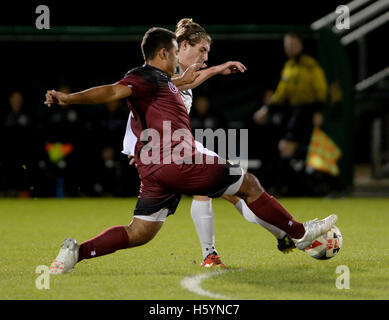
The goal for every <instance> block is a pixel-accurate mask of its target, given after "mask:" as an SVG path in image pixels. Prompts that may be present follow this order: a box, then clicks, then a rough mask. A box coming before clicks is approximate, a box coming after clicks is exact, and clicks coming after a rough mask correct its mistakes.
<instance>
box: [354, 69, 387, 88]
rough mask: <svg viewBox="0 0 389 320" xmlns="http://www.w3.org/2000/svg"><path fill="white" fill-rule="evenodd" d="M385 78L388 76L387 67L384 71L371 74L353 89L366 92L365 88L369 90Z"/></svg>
mask: <svg viewBox="0 0 389 320" xmlns="http://www.w3.org/2000/svg"><path fill="white" fill-rule="evenodd" d="M387 76H389V67H386V68H385V69H383V70H381V71H379V72H377V73H375V74H373V75H372V76H370V77H369V78H367V79H365V80H363V81H361V82H358V83H357V84H356V86H355V89H356V90H357V91H363V90H366V89H367V88H370V87H371V86H372V85H374V84H376V83H377V82H378V81H380V80H382V79H384V78H386V77H387Z"/></svg>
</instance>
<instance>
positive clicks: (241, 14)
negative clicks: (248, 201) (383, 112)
mask: <svg viewBox="0 0 389 320" xmlns="http://www.w3.org/2000/svg"><path fill="white" fill-rule="evenodd" d="M40 4H45V5H47V6H48V7H49V8H50V24H51V27H55V26H118V27H124V26H142V27H144V28H145V29H147V28H148V27H152V26H165V27H169V28H171V29H173V28H174V25H175V23H177V21H178V20H179V19H181V18H183V17H191V18H193V19H194V21H196V22H198V23H200V24H202V25H203V26H204V27H205V28H207V27H212V26H215V25H228V26H229V28H231V27H232V28H233V27H234V26H235V25H236V26H238V25H241V24H261V25H266V24H270V25H291V26H309V25H310V24H311V23H312V22H314V21H316V20H317V19H319V18H321V17H323V16H324V15H326V14H328V13H330V12H332V11H334V10H335V8H336V7H337V6H338V5H340V4H345V3H339V1H321V2H313V1H298V2H296V1H294V2H292V1H258V2H246V1H239V2H232V3H227V2H225V1H208V2H200V3H199V2H183V1H180V2H174V1H163V2H157V3H155V2H152V1H143V2H133V1H120V2H119V1H109V2H107V1H105V2H92V1H82V2H81V1H78V2H72V1H66V2H65V1H62V2H59V1H46V2H38V1H32V2H30V3H28V4H26V3H24V2H20V1H14V2H12V3H7V4H2V12H3V14H2V19H1V26H27V27H34V26H35V19H36V17H37V16H38V14H36V13H35V8H36V7H37V6H38V5H40ZM42 32H45V31H44V30H42ZM387 32H388V27H387V26H383V27H381V28H379V29H377V30H376V31H375V32H373V33H371V34H369V35H368V36H366V42H367V46H368V48H369V50H368V55H367V60H366V63H367V65H366V66H365V67H366V71H367V73H368V74H373V73H375V72H377V71H379V70H381V69H383V68H384V67H386V66H387V57H388V56H389V52H388V46H386V45H385V41H384V39H387V34H388V33H387ZM304 40H305V48H306V52H307V53H309V54H311V55H312V56H316V55H317V48H316V42H315V40H314V39H312V38H310V37H306V38H305V39H304ZM0 46H1V62H0V63H1V66H2V77H1V78H2V81H1V82H2V84H1V88H2V89H1V94H0V103H1V106H2V107H1V109H0V119H2V120H4V119H5V117H6V115H7V113H8V111H9V110H8V109H9V107H8V97H9V95H10V94H11V93H12V92H13V91H15V90H20V91H22V92H23V95H24V109H25V111H26V113H27V114H28V115H29V116H30V117H31V122H32V125H31V127H30V128H29V129H28V131H27V132H24V133H23V134H22V136H21V137H20V138H19V140H16V141H14V142H13V148H14V149H13V150H16V151H17V154H18V155H15V157H14V160H15V161H13V162H12V161H11V163H10V161H8V162H7V161H2V162H1V163H2V164H1V165H0V175H2V177H3V180H1V176H0V189H2V190H3V194H4V195H11V196H12V195H18V193H17V192H16V193H14V192H11V193H9V192H7V191H9V190H10V189H15V188H16V189H18V190H19V191H20V190H29V191H28V193H27V195H28V196H55V195H57V196H58V190H57V187H58V180H56V179H57V177H58V176H61V175H63V174H62V173H61V172H62V171H58V168H54V167H52V168H48V166H49V161H48V159H47V154H46V153H45V151H44V145H45V143H46V142H47V141H48V140H50V138H52V137H53V135H54V133H53V132H54V131H55V130H57V131H58V132H62V134H63V135H62V136H61V138H62V139H63V140H64V141H65V140H69V141H72V142H74V143H75V144H76V145H77V146H78V147H77V148H76V150H75V152H74V153H73V156H74V159H73V161H72V160H71V159H68V160H69V161H68V167H67V169H66V170H67V173H66V175H70V176H71V178H70V179H65V180H66V182H65V185H67V187H65V195H70V196H79V195H86V196H90V195H92V196H93V195H97V196H98V195H120V196H127V195H136V192H137V187H138V180H137V174H136V171H135V169H133V168H129V167H128V166H127V160H126V158H125V156H123V155H121V154H120V147H121V137H120V135H119V134H118V133H120V132H124V131H123V130H124V128H125V123H126V121H127V114H126V112H127V108H126V106H125V105H124V104H122V105H121V106H120V108H119V111H118V114H117V115H116V117H119V118H120V119H122V121H121V122H120V121H119V120H118V121H119V122H116V125H117V127H116V129H115V130H117V132H116V133H113V134H112V137H111V140H110V141H107V140H109V139H107V138H106V137H107V135H109V134H108V133H107V132H108V131H109V130H108V129H107V123H108V122H109V121H108V120H107V119H108V118H109V115H107V113H106V111H105V106H82V109H76V112H77V114H78V117H77V121H76V124H75V126H74V127H73V128H72V129H70V133H71V134H70V133H69V132H68V133H66V131H68V130H67V129H64V130H60V128H59V127H55V126H54V127H53V128H51V129H52V130H51V129H50V125H48V121H50V120H49V118H50V113H52V112H54V111H55V108H57V107H54V108H53V109H50V110H48V109H47V107H46V106H44V105H43V101H44V93H45V91H46V90H47V89H53V88H56V89H57V88H59V87H60V86H61V85H67V86H69V87H70V89H71V91H79V90H83V89H86V88H89V87H93V86H97V85H102V84H107V83H113V82H115V81H118V80H120V79H121V78H122V76H123V75H124V74H125V72H126V71H128V70H129V69H131V68H133V67H135V66H138V65H140V64H142V63H143V59H142V56H141V52H140V42H139V41H133V40H130V41H128V42H126V41H121V42H100V41H88V42H82V41H66V42H57V41H54V42H50V41H39V40H38V41H1V42H0ZM347 53H348V55H349V60H350V65H351V70H352V81H353V83H354V84H356V83H357V82H358V80H359V77H360V76H359V73H358V70H359V68H360V66H359V63H360V61H359V60H358V59H359V58H358V46H357V44H355V43H354V44H351V45H350V46H348V47H347ZM228 60H238V61H241V62H242V63H244V64H245V65H246V67H247V68H248V71H247V72H246V73H245V74H239V75H235V76H230V77H223V78H222V76H217V77H215V78H212V79H210V80H209V81H208V82H207V83H205V84H204V85H202V86H201V87H199V88H196V89H195V91H194V95H195V98H196V97H198V96H201V95H205V96H207V97H208V98H209V99H210V102H211V106H212V110H213V111H212V112H214V116H215V117H217V118H218V119H221V120H222V124H221V125H220V126H221V127H224V128H249V130H250V132H249V137H254V139H253V138H251V139H250V141H249V148H250V152H251V154H250V156H251V157H253V158H257V157H261V156H264V154H265V153H267V154H269V153H270V154H271V152H272V151H271V150H270V149H269V148H271V146H267V147H266V148H264V147H263V146H264V145H266V143H267V139H266V137H264V136H263V135H261V134H263V132H257V131H256V130H257V128H255V126H253V123H252V120H251V117H252V114H253V112H255V111H256V110H257V109H258V108H259V107H260V106H261V105H262V99H263V94H264V92H265V90H266V89H274V88H275V86H276V85H277V83H278V80H279V75H280V71H281V69H282V66H283V63H284V62H285V61H286V57H285V54H284V52H283V44H282V37H275V38H272V39H267V40H239V39H236V40H217V41H215V42H214V43H213V44H212V48H211V52H210V55H209V61H208V62H207V64H208V65H209V66H212V65H216V64H219V63H223V62H225V61H228ZM380 92H381V91H379V90H378V94H380ZM384 92H386V90H384ZM364 99H366V97H364ZM385 99H386V98H385ZM384 101H387V100H384ZM356 105H358V101H356ZM379 108H380V107H379ZM53 110H54V111H53ZM363 110H365V109H363ZM363 110H362V111H361V110H360V109H358V108H357V109H356V119H355V120H356V124H357V125H356V128H355V129H354V130H355V137H356V139H357V141H358V148H355V152H354V161H355V163H366V162H369V161H370V158H369V154H370V151H369V150H370V145H369V144H370V135H369V131H370V122H363V121H361V119H363V118H364V117H366V115H367V116H368V117H374V115H375V114H374V112H373V113H371V112H370V113H369V112H367V113H364V112H365V111H363ZM104 117H106V118H104ZM107 117H108V118H107ZM115 119H116V118H115ZM107 121H108V122H107ZM112 121H116V120H112V119H111V123H112ZM2 123H3V122H2ZM108 126H109V125H108ZM1 129H2V128H1V127H0V132H2V131H1ZM50 130H51V131H50ZM53 130H54V131H53ZM104 130H108V131H104ZM69 136H71V137H69ZM119 137H120V138H119ZM9 140H10V137H9V136H8V137H7V136H4V134H3V135H2V136H1V141H2V143H3V148H2V149H1V153H0V156H1V158H0V159H4V158H7V157H8V156H9V153H10V149H7V148H5V147H4V143H5V142H4V141H9ZM107 145H115V159H114V160H115V163H118V164H119V167H120V170H119V171H118V172H116V173H113V172H112V170H114V169H112V168H111V169H112V170H111V171H109V170H108V171H107V172H106V176H105V178H104V177H101V178H98V179H97V178H96V177H97V176H98V174H97V173H101V172H102V171H104V170H103V169H102V168H103V167H104V165H103V164H101V167H99V164H98V163H99V161H100V162H101V150H102V149H103V148H104V147H106V146H107ZM269 150H270V151H269ZM273 151H274V150H273ZM70 158H71V157H70ZM16 159H18V160H20V161H16ZM42 161H43V162H44V163H46V165H45V166H42ZM26 163H28V164H29V165H28V166H27V168H28V169H25V168H24V169H21V168H22V167H23V166H24V165H25V164H26ZM39 163H40V164H41V166H40V165H39ZM72 163H73V165H69V164H72ZM72 168H75V169H74V170H73V169H72ZM10 172H13V173H12V175H13V177H14V179H9V178H8V179H4V176H5V175H6V173H7V174H8V175H9V173H10ZM112 175H120V176H121V177H122V178H121V179H120V181H119V182H118V181H116V182H115V181H113V182H112V181H111V182H110V185H111V188H109V187H107V188H106V189H107V192H99V191H96V190H95V189H94V186H95V184H96V183H97V182H96V179H97V180H99V179H100V180H101V181H104V179H107V177H110V176H112ZM258 175H259V177H260V178H262V181H264V184H265V186H271V183H272V179H271V177H269V176H266V175H265V174H264V173H261V172H258ZM108 179H109V178H108ZM10 180H13V181H12V183H11V184H12V186H11V185H10ZM100 180H99V181H100ZM1 181H2V188H1ZM15 181H16V182H15ZM42 181H46V182H45V183H43V182H42ZM69 181H70V182H69ZM101 184H103V183H101ZM112 185H115V187H112ZM97 189H98V190H101V189H99V188H97ZM103 189H104V188H103Z"/></svg>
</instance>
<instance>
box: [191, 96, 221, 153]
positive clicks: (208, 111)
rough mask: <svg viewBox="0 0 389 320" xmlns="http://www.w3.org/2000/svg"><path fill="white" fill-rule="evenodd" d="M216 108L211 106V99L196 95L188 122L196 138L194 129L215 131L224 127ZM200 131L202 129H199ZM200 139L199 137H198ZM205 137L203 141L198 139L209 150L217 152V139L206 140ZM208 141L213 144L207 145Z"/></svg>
mask: <svg viewBox="0 0 389 320" xmlns="http://www.w3.org/2000/svg"><path fill="white" fill-rule="evenodd" d="M215 109H216V108H212V107H211V101H210V99H209V98H208V97H207V96H204V95H203V96H198V97H197V98H196V99H195V100H194V101H193V108H192V111H191V116H190V122H191V126H192V131H193V134H194V137H195V139H196V133H195V130H196V129H199V130H206V129H211V130H212V131H213V132H215V131H216V130H217V129H219V128H222V129H223V128H224V127H225V121H224V118H223V116H222V115H220V114H219V113H218V112H217V110H215ZM201 132H202V131H201ZM200 140H201V139H200ZM206 140H207V139H204V141H199V142H201V143H202V144H204V146H205V147H206V148H209V149H210V150H211V151H214V152H216V153H218V152H219V151H218V142H217V141H213V142H210V141H206ZM209 143H211V144H212V143H213V145H208V144H209Z"/></svg>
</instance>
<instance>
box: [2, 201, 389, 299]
mask: <svg viewBox="0 0 389 320" xmlns="http://www.w3.org/2000/svg"><path fill="white" fill-rule="evenodd" d="M135 201H136V199H65V200H56V199H37V200H32V199H31V200H19V199H1V200H0V299H14V300H15V299H131V300H151V299H156V300H160V299H164V300H166V299H167V300H170V299H172V300H181V299H189V300H192V299H193V300H194V299H213V298H212V295H211V296H203V295H201V294H198V293H194V292H190V291H189V290H187V289H185V288H184V287H183V286H182V281H183V279H184V278H186V277H195V276H199V275H204V277H205V278H204V279H203V280H202V281H201V283H199V286H200V287H201V289H203V290H204V291H207V292H208V293H209V292H211V293H212V294H213V295H214V297H216V298H217V297H218V295H219V297H224V298H232V299H249V300H258V299H331V300H332V299H335V300H338V299H389V272H388V270H389V269H388V266H389V199H352V198H350V199H343V200H324V199H286V198H285V199H281V203H282V204H283V205H284V206H285V207H286V208H288V210H289V211H290V212H291V213H292V214H293V215H294V217H295V218H296V220H298V221H305V220H308V219H312V218H314V217H319V218H323V217H325V216H327V215H328V214H330V213H337V214H338V217H339V220H338V224H337V225H338V227H339V228H340V230H341V231H342V234H343V239H344V241H343V247H342V250H341V251H340V253H339V254H338V255H337V256H336V257H334V258H333V259H330V260H327V261H320V260H315V259H313V258H311V257H309V256H308V255H307V254H305V253H304V252H301V251H298V250H294V252H293V253H291V254H289V255H284V254H282V253H280V252H279V251H278V250H277V249H276V241H275V239H274V238H273V236H272V235H271V234H270V233H268V232H267V231H266V230H264V229H262V228H260V227H258V226H257V225H254V224H250V223H248V222H246V221H245V220H244V219H243V218H241V216H240V215H239V214H238V212H237V211H236V210H235V208H234V207H233V206H232V205H230V204H229V203H227V202H226V201H224V200H220V199H216V200H214V201H213V203H214V210H215V229H216V245H217V248H218V250H219V254H220V255H221V257H222V260H223V262H224V263H225V264H226V265H228V266H229V267H230V269H229V270H230V271H228V272H221V273H215V272H214V271H210V270H204V269H202V268H200V266H199V265H200V262H201V248H200V244H199V241H198V238H197V234H196V232H195V228H194V225H193V223H192V220H191V216H190V204H191V199H190V198H183V200H182V201H181V203H180V205H179V207H178V209H177V212H176V213H175V215H174V216H170V217H168V219H167V221H166V222H165V224H164V226H163V228H162V230H161V231H160V233H159V234H158V235H157V236H156V238H155V239H154V240H152V241H151V242H150V243H148V244H147V245H145V246H143V247H139V248H134V249H128V250H122V251H117V252H116V253H114V254H112V255H107V256H104V257H100V258H96V259H91V260H86V261H83V262H81V263H79V264H78V265H76V271H75V272H73V273H69V274H65V275H59V276H58V275H57V276H51V277H50V289H49V290H45V289H43V290H38V289H37V288H36V285H35V281H36V279H37V277H38V276H39V274H37V273H35V271H36V267H37V266H39V265H47V266H49V265H50V263H51V261H52V260H53V259H54V258H55V257H56V255H57V253H58V249H59V246H60V245H61V243H62V241H63V239H64V238H66V237H69V236H70V237H74V238H75V239H77V241H78V242H79V243H80V242H82V241H84V240H87V239H89V238H91V237H92V236H95V235H97V234H98V233H100V232H102V231H103V230H105V229H106V228H108V227H110V226H113V225H120V224H128V223H129V222H130V220H131V217H132V210H133V209H134V207H135ZM341 265H345V266H347V267H348V268H349V270H350V289H338V288H337V287H336V285H335V283H336V279H337V277H339V276H340V275H341V274H337V273H336V268H337V267H338V266H341Z"/></svg>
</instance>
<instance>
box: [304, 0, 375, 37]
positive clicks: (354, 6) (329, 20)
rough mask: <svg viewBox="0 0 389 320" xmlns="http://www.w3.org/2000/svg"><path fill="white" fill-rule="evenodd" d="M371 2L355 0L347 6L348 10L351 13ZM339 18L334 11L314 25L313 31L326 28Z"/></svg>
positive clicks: (312, 26)
mask: <svg viewBox="0 0 389 320" xmlns="http://www.w3.org/2000/svg"><path fill="white" fill-rule="evenodd" d="M369 1H371V0H354V1H351V2H349V3H347V4H346V5H345V6H346V7H348V9H349V10H350V12H351V11H353V10H355V9H357V8H359V7H360V6H362V5H364V4H366V3H367V2H369ZM337 17H338V14H337V13H336V12H335V10H334V11H333V12H331V13H329V14H327V15H326V16H324V17H323V18H321V19H319V20H317V21H315V22H314V23H312V24H311V29H312V30H315V31H316V30H319V29H321V28H323V27H325V26H328V25H329V24H330V23H332V22H333V21H335V20H336V18H337Z"/></svg>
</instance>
